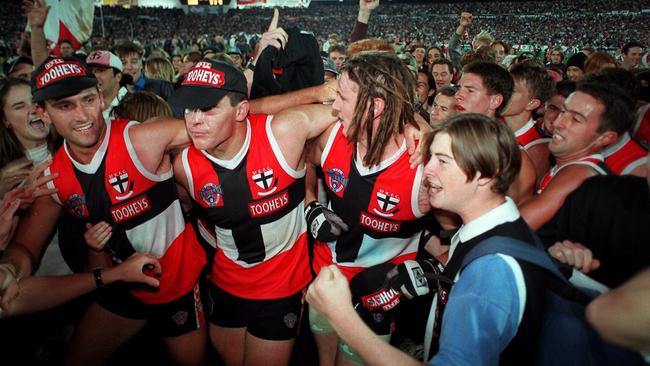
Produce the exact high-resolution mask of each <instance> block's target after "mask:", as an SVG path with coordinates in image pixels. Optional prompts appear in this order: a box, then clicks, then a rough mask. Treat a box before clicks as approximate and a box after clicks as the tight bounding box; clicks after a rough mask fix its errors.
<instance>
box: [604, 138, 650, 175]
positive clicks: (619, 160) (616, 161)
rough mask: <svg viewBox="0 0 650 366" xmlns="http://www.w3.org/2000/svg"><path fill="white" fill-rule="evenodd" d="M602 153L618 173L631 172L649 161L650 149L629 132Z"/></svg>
mask: <svg viewBox="0 0 650 366" xmlns="http://www.w3.org/2000/svg"><path fill="white" fill-rule="evenodd" d="M602 155H603V156H604V157H605V163H606V164H607V166H609V168H610V169H612V171H613V172H614V173H615V174H616V175H626V174H630V172H631V171H633V170H634V169H636V168H638V167H639V166H641V165H643V164H645V163H646V162H647V161H648V151H647V150H646V149H645V148H644V147H643V146H641V144H639V143H638V142H636V141H634V139H632V138H631V137H630V134H629V133H627V132H626V133H624V134H623V135H622V136H621V138H620V139H619V140H618V141H616V143H615V144H614V145H611V146H608V147H607V148H606V149H605V150H603V152H602Z"/></svg>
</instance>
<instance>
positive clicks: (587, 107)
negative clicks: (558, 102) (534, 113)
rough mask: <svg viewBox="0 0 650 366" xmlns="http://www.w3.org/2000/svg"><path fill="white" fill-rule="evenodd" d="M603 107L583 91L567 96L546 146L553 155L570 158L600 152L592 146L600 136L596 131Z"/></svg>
mask: <svg viewBox="0 0 650 366" xmlns="http://www.w3.org/2000/svg"><path fill="white" fill-rule="evenodd" d="M604 110H605V106H604V105H603V104H602V103H600V102H599V101H598V100H597V99H596V98H594V97H592V96H590V95H589V94H586V93H582V92H575V93H573V94H571V95H569V97H568V98H566V100H565V101H564V105H563V107H562V111H561V112H560V114H559V116H558V117H557V118H556V119H555V121H554V122H553V138H552V140H551V143H550V144H549V146H548V148H549V150H550V151H551V153H552V154H553V156H555V157H556V158H561V159H563V160H571V159H574V158H580V157H583V156H587V155H591V154H593V153H595V152H598V151H600V147H599V146H595V144H596V142H597V139H598V137H599V136H600V135H601V134H600V133H599V132H598V131H597V130H598V127H599V126H600V119H601V116H602V114H603V112H604Z"/></svg>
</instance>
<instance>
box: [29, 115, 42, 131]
mask: <svg viewBox="0 0 650 366" xmlns="http://www.w3.org/2000/svg"><path fill="white" fill-rule="evenodd" d="M29 126H30V127H32V128H35V129H39V130H43V129H45V123H43V121H42V120H41V118H40V117H38V116H34V117H32V119H31V120H29Z"/></svg>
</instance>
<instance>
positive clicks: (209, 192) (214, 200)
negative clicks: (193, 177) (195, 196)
mask: <svg viewBox="0 0 650 366" xmlns="http://www.w3.org/2000/svg"><path fill="white" fill-rule="evenodd" d="M222 195H223V190H222V189H221V185H216V184H214V183H212V182H209V183H206V184H205V185H204V186H203V188H201V190H200V191H199V198H200V199H201V201H203V203H205V204H206V205H208V206H210V207H216V206H218V205H219V202H220V201H221V196H222Z"/></svg>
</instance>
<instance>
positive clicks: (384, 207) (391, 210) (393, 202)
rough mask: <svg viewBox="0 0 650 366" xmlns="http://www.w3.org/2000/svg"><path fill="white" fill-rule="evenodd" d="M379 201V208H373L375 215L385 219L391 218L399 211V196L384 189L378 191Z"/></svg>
mask: <svg viewBox="0 0 650 366" xmlns="http://www.w3.org/2000/svg"><path fill="white" fill-rule="evenodd" d="M375 198H376V199H377V207H378V209H377V208H373V209H372V210H373V211H374V213H376V214H377V215H380V216H384V217H391V216H393V215H395V214H396V213H397V211H399V208H398V207H397V204H398V203H399V201H400V200H399V196H397V195H394V194H392V193H389V192H386V191H384V190H383V189H380V190H379V191H377V195H376V197H375Z"/></svg>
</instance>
